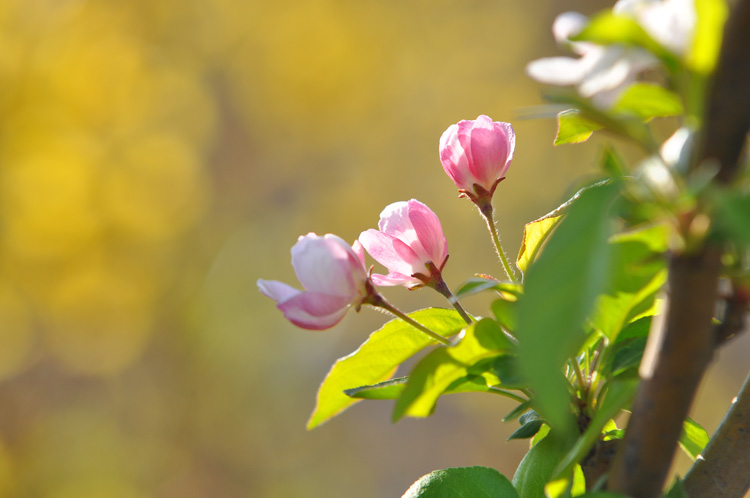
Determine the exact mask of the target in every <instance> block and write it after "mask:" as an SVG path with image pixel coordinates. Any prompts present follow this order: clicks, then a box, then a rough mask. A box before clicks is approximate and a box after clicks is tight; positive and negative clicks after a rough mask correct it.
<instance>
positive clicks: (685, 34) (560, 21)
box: [526, 0, 696, 108]
mask: <svg viewBox="0 0 750 498" xmlns="http://www.w3.org/2000/svg"><path fill="white" fill-rule="evenodd" d="M612 13H613V14H614V15H616V16H624V17H628V18H631V19H633V20H635V21H636V22H637V23H638V24H639V25H640V26H641V28H643V30H644V31H645V32H646V33H647V34H648V35H649V36H650V37H651V38H652V39H653V40H654V41H656V42H657V43H658V44H660V45H661V46H662V47H664V48H665V49H666V50H667V51H669V52H672V53H673V54H675V55H678V56H684V55H685V53H686V52H687V51H688V49H689V48H690V46H691V44H692V41H693V32H694V28H695V20H696V14H695V5H694V0H664V1H653V0H619V1H618V2H617V3H616V4H615V5H614V7H613V8H612ZM589 23H590V21H589V19H588V18H587V17H586V16H584V15H581V14H579V13H577V12H565V13H563V14H560V15H559V16H558V17H557V18H556V19H555V21H554V23H553V25H552V33H553V34H554V37H555V41H557V43H558V44H561V45H567V46H568V47H570V49H571V50H572V51H573V52H574V53H576V54H578V55H579V56H580V57H579V58H573V57H547V58H543V59H538V60H535V61H532V62H530V63H529V64H528V65H527V66H526V72H527V74H528V75H529V76H530V77H531V78H533V79H535V80H537V81H539V82H540V83H546V84H549V85H562V86H568V85H575V86H576V87H577V89H578V93H579V94H580V95H581V96H583V97H587V98H591V99H592V101H593V102H594V103H595V104H596V105H598V106H600V107H603V108H607V107H610V106H612V104H614V103H615V102H616V100H617V97H618V96H619V95H620V93H621V92H622V90H623V89H624V88H625V87H627V86H628V85H629V84H630V83H632V82H633V81H634V80H635V78H636V76H637V75H638V74H639V73H642V72H643V71H645V70H647V69H650V68H652V67H654V66H656V65H658V64H659V61H658V59H657V58H656V57H655V56H654V55H652V54H651V53H649V52H648V51H646V50H644V49H642V48H639V47H635V46H626V45H621V44H610V45H599V44H595V43H591V42H581V41H572V39H573V38H575V36H576V35H578V34H579V33H581V32H582V31H583V30H584V28H586V27H587V26H588V25H589Z"/></svg>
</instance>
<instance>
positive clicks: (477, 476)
mask: <svg viewBox="0 0 750 498" xmlns="http://www.w3.org/2000/svg"><path fill="white" fill-rule="evenodd" d="M401 498H519V497H518V493H517V492H516V490H515V488H513V485H512V484H511V483H510V481H508V479H507V478H506V477H505V476H504V475H502V474H501V473H500V472H498V471H497V470H495V469H490V468H487V467H458V468H453V469H445V470H436V471H434V472H430V473H429V474H427V475H426V476H423V477H421V478H420V479H419V480H418V481H417V482H415V483H414V484H412V485H411V487H410V488H409V489H408V491H406V493H404V495H403V496H402V497H401Z"/></svg>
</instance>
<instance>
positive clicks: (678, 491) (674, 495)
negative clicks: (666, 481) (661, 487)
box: [664, 478, 690, 498]
mask: <svg viewBox="0 0 750 498" xmlns="http://www.w3.org/2000/svg"><path fill="white" fill-rule="evenodd" d="M664 498H690V497H689V496H688V494H687V491H685V486H684V485H683V484H682V480H681V479H680V478H676V479H675V481H674V484H673V485H672V487H671V488H669V491H667V492H666V493H665V494H664Z"/></svg>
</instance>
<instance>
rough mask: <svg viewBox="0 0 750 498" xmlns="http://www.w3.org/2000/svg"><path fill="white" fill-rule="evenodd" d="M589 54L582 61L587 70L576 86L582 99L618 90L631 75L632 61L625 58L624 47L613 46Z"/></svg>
mask: <svg viewBox="0 0 750 498" xmlns="http://www.w3.org/2000/svg"><path fill="white" fill-rule="evenodd" d="M589 54H591V55H589ZM589 54H587V55H585V56H584V57H583V59H582V60H583V61H584V63H585V64H586V65H587V66H589V69H588V71H587V74H586V76H585V77H584V79H583V81H582V82H581V84H580V85H579V86H578V91H579V92H580V94H581V95H582V96H583V97H591V96H592V95H596V94H597V93H600V92H604V91H607V90H612V89H615V88H619V87H620V86H622V84H623V83H624V82H625V81H626V80H627V79H628V77H629V76H630V75H631V74H632V73H633V61H632V60H631V59H630V58H628V57H627V54H626V49H625V47H620V46H614V45H613V46H610V47H606V48H605V49H604V50H602V51H596V52H589Z"/></svg>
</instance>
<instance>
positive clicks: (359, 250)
mask: <svg viewBox="0 0 750 498" xmlns="http://www.w3.org/2000/svg"><path fill="white" fill-rule="evenodd" d="M352 251H354V254H355V255H356V256H357V260H358V261H359V262H360V263H361V264H362V270H363V271H364V274H365V275H367V266H366V263H365V248H364V247H362V243H361V242H360V241H359V240H355V241H354V244H352Z"/></svg>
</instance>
